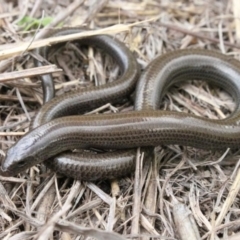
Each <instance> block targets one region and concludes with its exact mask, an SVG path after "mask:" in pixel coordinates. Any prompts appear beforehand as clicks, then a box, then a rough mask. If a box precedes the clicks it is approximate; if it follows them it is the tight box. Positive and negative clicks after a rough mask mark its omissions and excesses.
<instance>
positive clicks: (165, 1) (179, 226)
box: [0, 0, 240, 240]
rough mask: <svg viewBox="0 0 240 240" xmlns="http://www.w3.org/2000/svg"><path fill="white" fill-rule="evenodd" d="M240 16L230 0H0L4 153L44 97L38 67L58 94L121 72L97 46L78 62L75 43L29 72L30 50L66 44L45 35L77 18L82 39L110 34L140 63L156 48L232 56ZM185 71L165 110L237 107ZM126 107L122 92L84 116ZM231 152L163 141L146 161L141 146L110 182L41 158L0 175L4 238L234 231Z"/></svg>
mask: <svg viewBox="0 0 240 240" xmlns="http://www.w3.org/2000/svg"><path fill="white" fill-rule="evenodd" d="M239 17H240V1H238V0H211V1H207V0H181V1H180V0H172V1H171V0H144V1H140V0H130V1H120V0H108V1H107V0H89V1H88V0H66V1H63V0H59V1H57V0H48V1H47V0H36V1H33V0H24V1H20V0H19V1H15V0H12V1H10V0H9V1H4V0H0V44H1V45H0V60H1V62H0V114H1V118H0V123H1V124H0V146H1V148H0V153H1V156H2V159H3V158H4V155H5V153H6V151H7V149H9V148H10V147H11V146H12V145H13V144H14V143H15V142H16V141H17V140H18V139H20V138H21V136H22V135H24V134H25V133H26V132H28V130H29V126H30V122H31V119H33V117H34V116H35V114H36V113H37V111H38V110H39V108H40V106H41V105H42V104H43V100H42V88H41V82H40V78H39V76H37V75H41V74H43V73H46V71H48V72H53V76H54V82H55V88H56V90H57V93H56V94H57V95H61V94H64V93H66V92H68V91H73V90H74V89H77V88H84V87H87V86H91V85H101V84H105V83H106V82H107V81H111V80H115V79H116V78H117V76H118V68H117V66H116V64H115V63H114V62H113V61H111V59H110V58H109V57H107V56H104V55H103V54H102V53H101V52H100V51H99V50H96V49H94V50H93V49H92V48H85V49H84V50H83V51H82V54H83V58H84V64H83V63H82V59H77V58H76V55H75V54H74V52H75V48H74V46H71V47H66V48H65V49H62V50H61V51H58V52H57V53H55V52H54V54H53V55H54V56H53V57H52V58H50V59H49V61H50V62H51V63H52V64H56V65H57V66H58V67H56V66H55V65H52V64H50V63H49V65H47V66H45V67H44V68H43V69H41V68H39V69H36V68H35V66H34V58H36V55H35V54H34V52H32V51H31V50H33V49H36V48H38V47H39V46H46V45H49V44H52V43H54V42H55V41H63V39H61V37H59V38H58V39H50V40H49V38H47V36H48V34H49V31H48V29H50V30H52V29H55V28H61V27H75V26H81V27H88V28H89V29H91V30H89V31H84V32H82V33H81V34H82V36H86V35H87V34H110V35H113V36H114V37H116V38H118V39H120V40H121V41H123V42H125V44H126V45H127V46H128V47H129V48H130V49H131V51H132V52H133V53H134V55H135V57H136V58H137V61H138V63H139V64H140V66H141V69H144V68H145V67H146V66H147V64H148V63H149V62H150V61H151V60H152V59H154V58H155V57H156V56H157V55H160V54H164V53H166V52H169V51H174V50H177V49H186V48H199V49H209V50H216V51H218V52H222V53H224V54H227V55H228V56H231V57H234V58H236V59H238V60H239V58H240V20H239ZM92 30H93V31H92ZM73 37H74V36H69V38H68V39H66V41H69V40H71V39H73ZM68 44H69V43H68ZM70 45H71V44H70ZM106 63H107V64H108V65H109V66H106ZM60 69H62V72H59V70H60ZM192 80H193V81H191V82H187V83H181V84H177V85H174V86H173V87H171V88H170V89H169V91H168V92H167V93H166V96H165V98H164V99H163V102H162V105H161V109H162V110H166V109H168V110H172V111H182V112H187V113H190V114H195V115H198V116H203V117H206V118H211V119H223V118H226V117H228V116H229V115H230V114H231V112H233V111H234V108H235V106H236V104H235V103H234V101H233V99H232V97H231V93H227V92H225V91H224V89H219V88H217V87H214V86H209V85H208V84H207V83H206V82H204V81H194V79H192ZM91 110H92V109H91ZM131 110H133V100H131V99H130V100H128V101H125V102H124V103H121V104H120V103H119V104H116V105H114V106H113V105H111V104H108V105H106V106H103V107H101V108H100V109H96V110H95V111H93V112H92V114H96V113H101V114H102V113H108V112H116V111H131ZM239 158H240V154H239V151H236V150H234V151H233V150H230V149H228V150H226V149H223V150H222V151H206V150H201V149H195V148H191V147H186V146H175V145H174V146H163V147H160V146H159V147H157V148H156V149H155V155H154V157H152V159H151V161H147V159H146V157H144V151H143V150H141V149H139V151H138V154H137V156H136V166H137V168H136V171H135V172H133V173H132V174H131V175H130V176H126V177H124V178H122V179H117V180H114V181H108V180H105V181H97V182H85V181H77V180H74V179H71V178H67V177H65V176H63V175H60V174H55V173H54V172H52V171H51V170H49V169H46V167H45V166H44V165H43V164H40V165H37V166H34V167H32V168H31V169H29V170H27V171H26V172H23V173H21V174H19V175H17V176H13V177H3V176H0V204H1V207H0V239H11V240H16V239H39V240H42V239H62V240H69V239H104V240H107V239H144V240H145V239H146V240H147V239H164V240H174V239H182V240H188V239H189V240H190V239H191V240H193V239H196V240H198V239H211V240H213V239H214V240H215V239H229V240H234V239H235V240H236V239H240V210H239V209H240V194H239V188H240V170H239V164H240V161H239Z"/></svg>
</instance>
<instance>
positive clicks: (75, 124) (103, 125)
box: [2, 44, 240, 180]
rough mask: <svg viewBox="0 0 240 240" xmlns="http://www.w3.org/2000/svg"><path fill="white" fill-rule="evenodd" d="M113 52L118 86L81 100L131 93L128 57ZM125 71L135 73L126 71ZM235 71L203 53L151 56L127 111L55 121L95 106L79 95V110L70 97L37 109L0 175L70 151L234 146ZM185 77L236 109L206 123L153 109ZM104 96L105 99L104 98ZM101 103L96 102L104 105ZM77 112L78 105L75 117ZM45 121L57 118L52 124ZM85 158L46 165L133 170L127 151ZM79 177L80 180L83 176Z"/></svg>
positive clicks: (238, 84) (237, 118)
mask: <svg viewBox="0 0 240 240" xmlns="http://www.w3.org/2000/svg"><path fill="white" fill-rule="evenodd" d="M100 45H101V44H100ZM121 53H122V52H121V50H120V54H116V55H115V56H116V57H117V59H118V58H121V60H119V62H120V63H121V64H122V65H121V64H120V67H121V66H123V67H122V72H123V74H122V77H121V79H120V80H122V82H121V81H120V82H121V83H122V85H121V84H120V85H117V81H116V85H114V87H112V88H108V92H106V91H105V92H104V91H103V94H102V95H101V94H100V93H102V90H105V88H104V86H103V87H101V88H103V89H100V88H99V89H97V92H96V89H87V90H86V92H87V94H89V95H84V94H85V92H83V96H94V97H100V99H107V100H106V101H107V102H108V101H110V102H115V100H116V98H114V96H115V94H116V92H115V93H114V91H117V92H120V93H123V94H122V95H121V96H124V95H125V94H126V92H128V94H129V93H130V92H131V91H132V90H133V86H134V85H135V82H136V78H137V76H138V66H137V64H136V62H135V60H134V58H133V57H132V56H131V54H125V55H124V54H123V55H124V56H127V57H125V58H124V57H122V56H121ZM129 63H131V64H132V65H131V67H130V68H129V67H127V66H129ZM133 65H135V67H136V68H133V67H132V66H133ZM124 66H126V67H124ZM239 69H240V64H239V62H238V61H236V60H234V59H232V58H230V57H227V56H225V55H222V54H220V53H215V52H211V51H207V50H180V51H175V52H171V53H168V54H166V55H163V56H160V57H157V58H156V59H155V60H153V61H152V62H151V63H150V64H149V66H148V67H147V68H146V69H145V71H144V72H143V74H142V75H141V77H140V80H139V82H138V85H137V88H136V99H135V111H133V112H130V113H117V114H105V115H96V116H69V117H62V116H63V115H66V114H68V113H70V114H74V113H75V112H82V110H84V106H85V105H88V104H90V106H93V107H96V105H97V104H96V103H97V102H98V100H95V103H93V102H91V100H90V99H91V97H90V98H88V97H87V98H84V97H80V98H82V101H83V102H84V103H81V101H80V105H79V101H78V103H77V100H76V98H78V99H79V97H78V96H77V95H76V97H74V98H72V99H70V98H71V96H72V95H65V96H62V97H61V98H56V99H55V100H52V101H50V102H49V103H47V104H45V106H43V108H42V109H41V110H40V112H39V114H38V115H37V117H36V119H35V121H34V124H33V126H34V127H36V128H35V129H33V130H32V131H31V132H29V133H28V134H27V135H25V136H24V137H23V138H22V139H20V140H19V141H18V142H17V143H16V144H15V145H14V146H13V147H12V148H10V149H9V151H8V153H7V156H6V159H5V161H4V162H3V165H2V171H3V172H6V173H9V174H16V173H17V172H20V171H22V170H24V169H26V168H27V167H30V166H32V165H34V164H36V163H39V162H41V161H44V160H47V159H49V158H52V157H53V156H55V155H57V154H59V153H61V152H63V151H66V150H73V149H76V148H80V149H86V148H91V147H93V148H103V149H132V148H135V147H139V146H157V145H167V144H180V145H189V146H193V147H198V148H205V149H222V148H227V147H230V148H237V147H239V144H240V127H239V123H240V70H239ZM126 73H127V74H126ZM125 74H126V75H125ZM126 76H128V77H126ZM129 76H131V77H130V78H129ZM129 79H130V81H126V82H128V83H129V82H131V84H130V85H131V87H129V88H128V87H127V89H128V91H126V90H122V88H121V87H122V86H125V87H126V86H128V85H127V84H125V80H129ZM190 79H196V80H206V81H208V82H209V83H211V84H214V85H217V86H219V87H222V88H223V89H224V90H226V91H227V92H229V93H230V94H231V96H233V98H234V100H235V101H236V109H235V111H234V112H233V113H232V115H231V116H230V117H229V118H228V119H224V120H210V119H204V118H200V117H195V116H192V115H189V114H185V113H178V112H170V111H160V110H157V109H158V107H159V104H160V101H161V99H162V97H163V95H164V94H165V92H166V90H167V89H168V88H169V86H171V85H172V84H174V83H176V82H179V81H186V80H190ZM117 86H118V87H117ZM119 86H120V87H119ZM105 87H106V88H107V86H105ZM109 89H110V90H109ZM98 93H99V95H98ZM106 93H108V94H109V95H110V96H112V97H110V98H108V97H106ZM105 97H106V98H105ZM117 98H119V95H118V97H117ZM104 101H105V100H104ZM104 101H103V102H101V104H102V103H105V102H104ZM81 104H82V105H81ZM77 106H81V107H80V109H81V110H80V111H79V107H77ZM66 109H67V110H66ZM53 118H57V119H54V120H52V119H53ZM49 120H51V121H49ZM45 122H46V123H45ZM43 123H44V124H43ZM41 124H43V125H41ZM39 125H41V126H39ZM108 157H109V158H108ZM93 158H94V162H93V161H91V160H90V161H84V160H82V161H80V162H79V161H78V160H75V159H74V157H73V158H72V159H69V158H68V155H64V156H63V157H59V158H55V159H54V160H51V164H50V165H51V167H52V168H53V169H55V170H57V171H60V172H62V173H64V174H66V175H68V176H73V177H75V178H78V179H85V180H96V179H98V178H101V177H103V178H106V177H108V178H113V177H119V176H122V175H124V174H126V173H127V172H128V171H127V169H128V170H129V169H130V170H131V169H132V167H134V151H133V150H130V151H128V152H126V151H123V150H122V151H120V152H117V153H108V154H106V155H103V157H102V158H101V157H97V156H95V157H93ZM95 158H97V159H95ZM111 158H113V160H112V161H111ZM95 160H96V161H95ZM98 167H99V168H98ZM99 169H102V171H103V172H104V171H105V170H106V174H105V175H104V176H102V175H101V174H99V175H98V172H99ZM85 173H88V174H86V175H84V174H85ZM91 176H92V177H91Z"/></svg>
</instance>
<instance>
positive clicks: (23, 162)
mask: <svg viewBox="0 0 240 240" xmlns="http://www.w3.org/2000/svg"><path fill="white" fill-rule="evenodd" d="M25 165H26V161H25V160H22V161H20V162H18V163H17V166H18V167H23V166H25Z"/></svg>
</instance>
